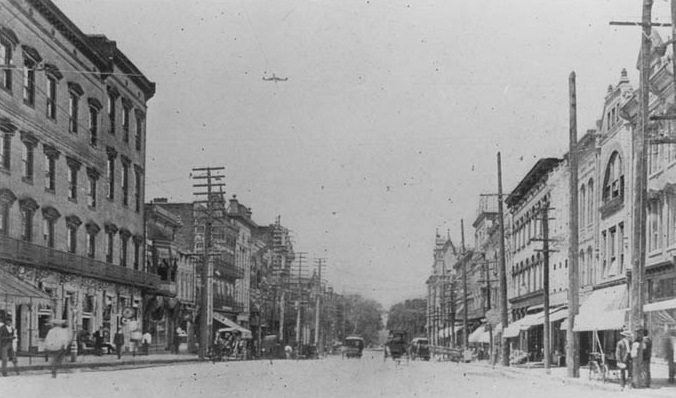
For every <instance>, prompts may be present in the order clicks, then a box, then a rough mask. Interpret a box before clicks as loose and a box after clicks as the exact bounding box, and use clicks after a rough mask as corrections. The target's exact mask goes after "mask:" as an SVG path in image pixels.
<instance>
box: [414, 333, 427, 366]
mask: <svg viewBox="0 0 676 398" xmlns="http://www.w3.org/2000/svg"><path fill="white" fill-rule="evenodd" d="M410 350H411V359H413V360H416V359H422V360H423V361H429V360H430V341H429V340H428V339H427V338H426V337H416V338H414V339H413V340H411V348H410Z"/></svg>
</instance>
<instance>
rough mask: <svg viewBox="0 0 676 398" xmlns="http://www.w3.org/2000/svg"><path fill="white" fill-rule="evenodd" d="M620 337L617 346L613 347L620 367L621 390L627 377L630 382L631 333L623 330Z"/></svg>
mask: <svg viewBox="0 0 676 398" xmlns="http://www.w3.org/2000/svg"><path fill="white" fill-rule="evenodd" d="M621 335H622V339H621V340H620V341H618V342H617V347H616V348H615V358H616V359H617V367H618V368H619V369H620V385H621V387H622V390H624V387H625V385H626V383H627V378H629V384H631V356H630V355H629V353H630V352H631V351H630V349H631V339H632V333H631V332H630V331H628V330H625V331H623V332H622V333H621Z"/></svg>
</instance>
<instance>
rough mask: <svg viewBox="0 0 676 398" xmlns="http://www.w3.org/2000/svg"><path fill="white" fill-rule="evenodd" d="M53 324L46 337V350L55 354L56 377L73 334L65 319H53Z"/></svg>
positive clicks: (53, 371) (54, 373) (53, 361)
mask: <svg viewBox="0 0 676 398" xmlns="http://www.w3.org/2000/svg"><path fill="white" fill-rule="evenodd" d="M52 325H53V326H52V328H51V329H49V332H47V336H46V337H45V351H47V352H48V353H49V354H51V355H52V356H53V359H52V377H56V371H57V370H58V368H59V366H61V363H62V362H63V358H65V357H66V354H67V353H68V351H69V349H70V343H71V341H72V340H73V334H72V332H71V331H70V329H68V324H67V323H66V321H64V320H53V321H52Z"/></svg>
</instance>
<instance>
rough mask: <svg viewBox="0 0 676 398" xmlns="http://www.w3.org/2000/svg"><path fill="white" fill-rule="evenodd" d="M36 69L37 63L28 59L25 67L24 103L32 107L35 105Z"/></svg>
mask: <svg viewBox="0 0 676 398" xmlns="http://www.w3.org/2000/svg"><path fill="white" fill-rule="evenodd" d="M35 67H36V62H35V61H34V60H32V59H30V58H26V60H25V61H24V66H23V102H24V104H27V105H30V106H33V105H35Z"/></svg>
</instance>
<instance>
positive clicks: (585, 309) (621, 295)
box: [573, 285, 627, 332]
mask: <svg viewBox="0 0 676 398" xmlns="http://www.w3.org/2000/svg"><path fill="white" fill-rule="evenodd" d="M626 313H627V287H626V285H618V286H612V287H607V288H605V289H600V290H596V291H594V292H592V294H591V295H590V296H589V297H588V298H587V300H586V301H585V302H584V303H582V305H581V306H580V313H579V314H578V315H577V316H576V317H575V326H574V328H573V331H575V332H589V331H593V330H620V329H623V328H624V325H625V324H626V323H625V317H626Z"/></svg>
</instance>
